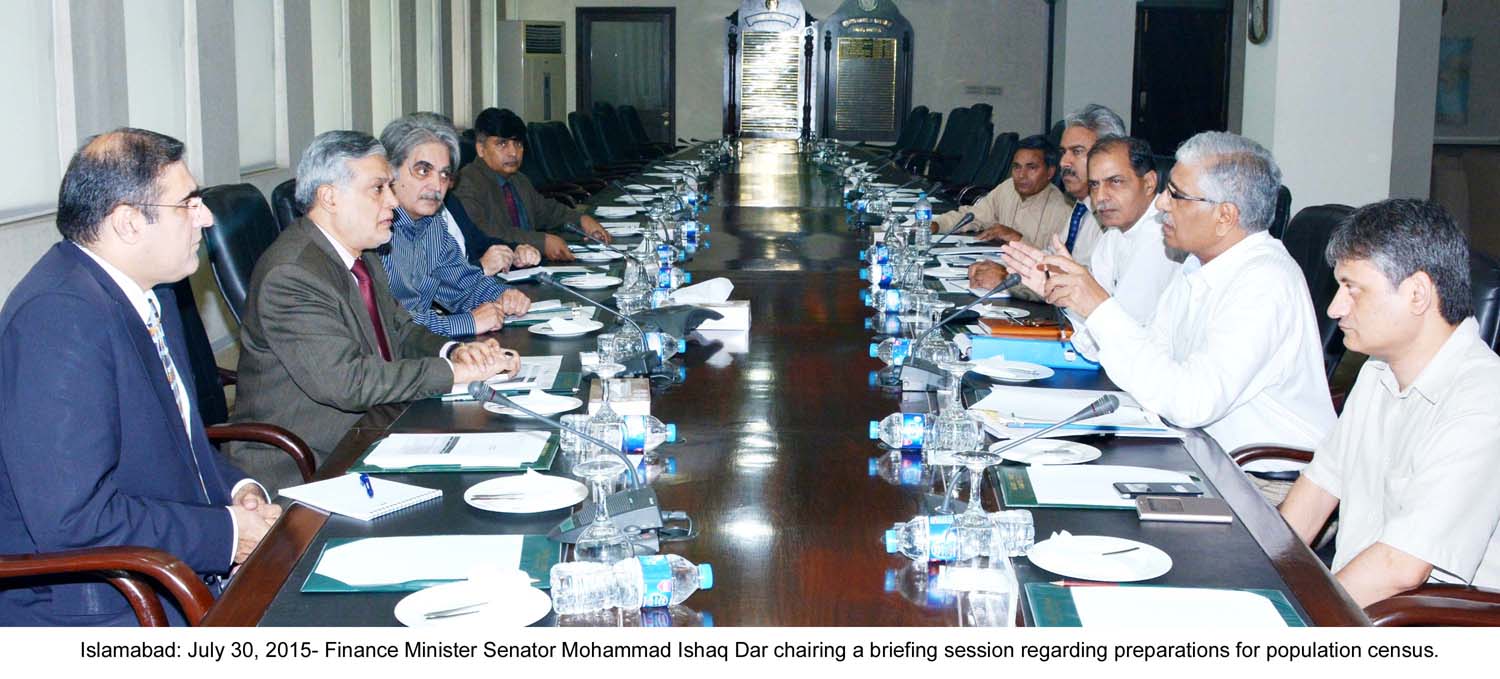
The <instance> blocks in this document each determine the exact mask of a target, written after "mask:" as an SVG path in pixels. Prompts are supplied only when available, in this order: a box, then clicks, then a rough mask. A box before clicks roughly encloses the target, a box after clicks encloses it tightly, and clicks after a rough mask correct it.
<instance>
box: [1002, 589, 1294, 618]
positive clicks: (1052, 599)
mask: <svg viewBox="0 0 1500 679" xmlns="http://www.w3.org/2000/svg"><path fill="white" fill-rule="evenodd" d="M1112 586H1116V587H1171V586H1172V585H1112ZM1025 589H1026V606H1027V608H1029V609H1030V610H1031V620H1032V624H1034V625H1036V626H1037V627H1082V626H1083V623H1082V621H1080V620H1079V619H1078V608H1077V607H1076V606H1075V605H1074V604H1073V591H1072V588H1070V587H1063V586H1062V585H1054V584H1052V583H1049V582H1028V583H1026V586H1025ZM1177 589H1227V590H1233V591H1238V592H1251V593H1253V594H1259V595H1261V596H1263V597H1265V598H1267V599H1270V600H1271V605H1273V606H1275V607H1276V612H1277V613H1279V614H1280V615H1281V619H1282V620H1284V621H1286V624H1287V627H1306V626H1307V622H1306V621H1304V620H1303V619H1302V616H1300V615H1297V609H1295V608H1293V607H1292V602H1291V601H1288V600H1287V598H1286V595H1285V594H1282V593H1281V592H1280V591H1279V590H1274V589H1249V588H1237V587H1177Z"/></svg>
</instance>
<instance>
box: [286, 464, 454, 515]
mask: <svg viewBox="0 0 1500 679" xmlns="http://www.w3.org/2000/svg"><path fill="white" fill-rule="evenodd" d="M359 476H360V475H359V474H346V475H344V476H340V477H338V478H333V479H328V480H326V481H317V482H315V483H308V484H303V485H300V486H294V487H292V488H284V489H282V491H281V494H282V495H283V496H285V497H289V498H291V499H293V500H296V501H298V502H301V503H302V504H305V505H308V506H311V507H316V508H318V509H321V510H323V511H325V512H329V513H332V514H342V515H344V516H348V517H353V518H356V519H359V520H360V521H369V520H371V519H375V518H379V517H382V516H385V515H386V514H390V513H391V512H395V511H400V510H402V509H406V508H407V507H411V506H412V505H419V504H422V503H423V502H427V501H428V500H436V499H438V498H440V497H442V496H443V491H441V490H437V489H435V488H423V487H421V486H413V485H411V484H408V483H400V482H398V481H390V480H386V479H382V478H379V477H375V476H371V477H370V487H371V488H372V489H374V491H375V492H374V495H373V496H372V495H371V494H370V493H368V492H366V491H365V487H364V485H363V484H361V483H360V482H359Z"/></svg>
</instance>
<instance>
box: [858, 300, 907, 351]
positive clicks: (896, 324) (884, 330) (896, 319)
mask: <svg viewBox="0 0 1500 679" xmlns="http://www.w3.org/2000/svg"><path fill="white" fill-rule="evenodd" d="M865 330H872V331H874V332H875V334H877V335H899V334H901V314H892V313H886V312H883V311H882V312H880V313H878V314H875V315H874V316H871V317H869V318H866V319H865ZM876 358H879V356H878V355H877V356H876Z"/></svg>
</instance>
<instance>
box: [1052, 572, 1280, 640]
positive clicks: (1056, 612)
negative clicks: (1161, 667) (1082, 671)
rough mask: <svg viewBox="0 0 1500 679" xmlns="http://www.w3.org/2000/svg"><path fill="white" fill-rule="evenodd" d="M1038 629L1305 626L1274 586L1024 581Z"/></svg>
mask: <svg viewBox="0 0 1500 679" xmlns="http://www.w3.org/2000/svg"><path fill="white" fill-rule="evenodd" d="M1025 589H1026V604H1027V607H1028V608H1030V609H1031V617H1032V621H1033V622H1034V623H1035V624H1036V625H1037V626H1038V627H1095V628H1112V629H1152V628H1162V627H1176V628H1191V629H1230V628H1247V627H1258V628H1278V627H1305V626H1306V623H1305V622H1304V621H1303V620H1302V616H1300V615H1298V614H1297V611H1296V609H1294V608H1293V607H1292V604H1291V602H1290V601H1288V600H1287V598H1286V595H1285V594H1283V593H1281V592H1280V591H1277V590H1274V589H1215V588H1208V587H1162V586H1155V585H1121V586H1116V587H1062V586H1059V585H1053V584H1048V583H1039V582H1031V583H1027V584H1026V587H1025Z"/></svg>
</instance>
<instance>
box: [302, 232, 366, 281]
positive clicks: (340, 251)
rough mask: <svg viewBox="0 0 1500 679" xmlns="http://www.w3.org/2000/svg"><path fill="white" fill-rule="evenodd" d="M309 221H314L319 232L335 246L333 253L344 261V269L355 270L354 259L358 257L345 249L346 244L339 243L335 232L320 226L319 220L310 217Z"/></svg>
mask: <svg viewBox="0 0 1500 679" xmlns="http://www.w3.org/2000/svg"><path fill="white" fill-rule="evenodd" d="M307 221H309V222H312V225H313V226H315V227H317V229H318V233H321V234H323V238H325V239H327V240H328V244H329V245H332V246H333V253H334V254H336V255H338V256H339V261H340V262H343V264H344V270H345V271H350V272H352V271H353V270H354V260H355V259H356V257H354V256H353V255H351V254H349V251H348V250H345V249H344V246H342V245H339V240H338V239H337V238H334V237H333V234H330V233H328V230H327V229H324V228H323V227H322V226H319V225H318V223H317V222H313V221H312V220H311V219H308V220H307ZM350 275H353V273H351V274H350Z"/></svg>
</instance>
